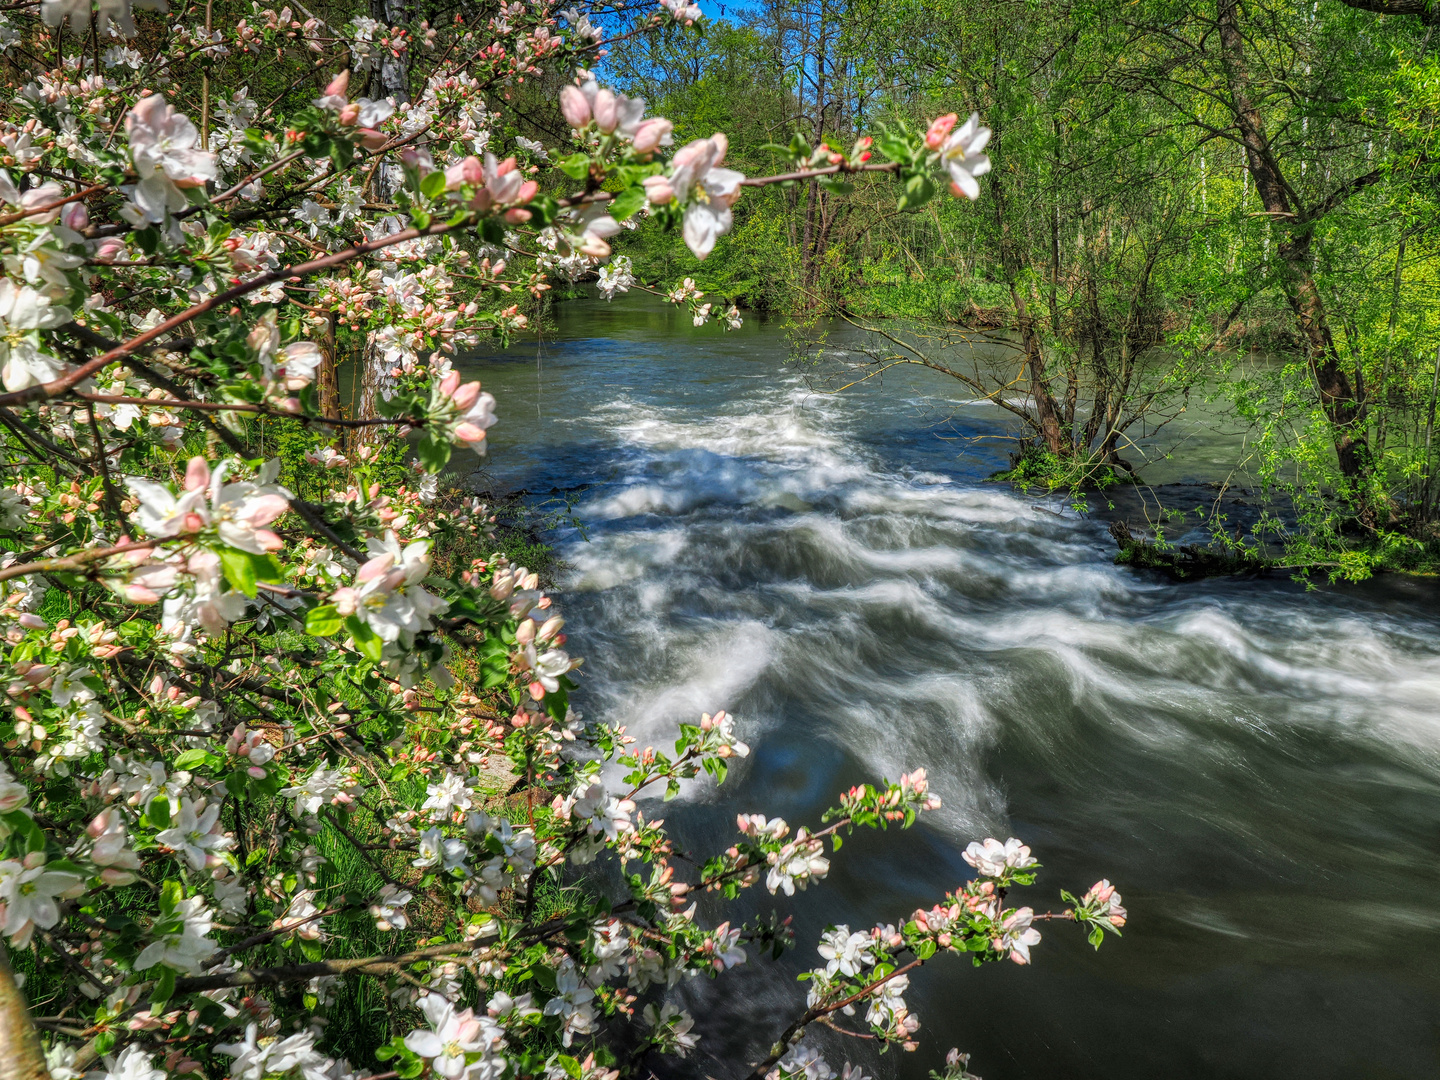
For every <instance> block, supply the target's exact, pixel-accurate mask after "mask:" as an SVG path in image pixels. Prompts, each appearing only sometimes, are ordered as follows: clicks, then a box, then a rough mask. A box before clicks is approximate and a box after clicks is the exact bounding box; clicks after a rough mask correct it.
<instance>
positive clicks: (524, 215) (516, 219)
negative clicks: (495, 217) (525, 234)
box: [505, 206, 531, 225]
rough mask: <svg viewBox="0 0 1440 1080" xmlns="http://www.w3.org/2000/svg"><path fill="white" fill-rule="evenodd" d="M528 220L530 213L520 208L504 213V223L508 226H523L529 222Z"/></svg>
mask: <svg viewBox="0 0 1440 1080" xmlns="http://www.w3.org/2000/svg"><path fill="white" fill-rule="evenodd" d="M530 218H531V214H530V211H529V210H526V209H524V208H523V207H520V206H516V207H514V208H512V209H510V210H506V211H505V221H506V223H507V224H510V225H523V224H525V222H527V221H529V220H530Z"/></svg>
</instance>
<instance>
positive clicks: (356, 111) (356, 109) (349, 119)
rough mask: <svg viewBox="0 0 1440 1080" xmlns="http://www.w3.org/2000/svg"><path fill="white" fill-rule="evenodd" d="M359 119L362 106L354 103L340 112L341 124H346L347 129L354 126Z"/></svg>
mask: <svg viewBox="0 0 1440 1080" xmlns="http://www.w3.org/2000/svg"><path fill="white" fill-rule="evenodd" d="M359 119H360V106H359V105H357V104H356V103H355V102H353V101H352V102H350V104H348V105H346V106H345V107H344V108H343V109H341V110H340V117H339V120H340V123H342V124H344V125H345V126H346V127H350V126H352V125H353V124H354V123H355V122H356V121H357V120H359Z"/></svg>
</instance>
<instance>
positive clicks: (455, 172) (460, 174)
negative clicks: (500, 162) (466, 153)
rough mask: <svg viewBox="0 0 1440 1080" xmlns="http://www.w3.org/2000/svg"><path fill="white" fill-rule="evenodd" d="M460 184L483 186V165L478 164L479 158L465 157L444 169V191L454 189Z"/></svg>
mask: <svg viewBox="0 0 1440 1080" xmlns="http://www.w3.org/2000/svg"><path fill="white" fill-rule="evenodd" d="M462 184H469V185H470V186H471V187H476V188H478V187H484V186H485V166H483V165H481V164H480V159H479V158H477V157H474V156H471V157H467V158H466V159H465V160H464V161H460V162H457V163H456V164H454V165H451V166H450V167H449V168H448V169H446V170H445V190H446V191H456V190H458V189H459V188H460V186H461V185H462Z"/></svg>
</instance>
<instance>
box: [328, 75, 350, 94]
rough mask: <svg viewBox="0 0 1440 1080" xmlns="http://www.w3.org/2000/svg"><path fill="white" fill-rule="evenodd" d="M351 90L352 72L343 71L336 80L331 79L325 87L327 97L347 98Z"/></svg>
mask: <svg viewBox="0 0 1440 1080" xmlns="http://www.w3.org/2000/svg"><path fill="white" fill-rule="evenodd" d="M349 89H350V72H349V71H348V70H346V71H342V72H341V73H340V74H339V75H336V76H335V78H333V79H331V80H330V82H329V83H328V84H327V85H326V87H325V96H326V97H342V98H343V97H345V96H346V94H347V93H348V92H349Z"/></svg>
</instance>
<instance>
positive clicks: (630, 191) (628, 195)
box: [610, 184, 645, 221]
mask: <svg viewBox="0 0 1440 1080" xmlns="http://www.w3.org/2000/svg"><path fill="white" fill-rule="evenodd" d="M644 205H645V189H644V188H643V187H640V186H639V185H638V184H637V185H636V186H635V187H628V188H626V189H625V190H624V191H622V192H620V194H618V195H616V196H615V198H613V199H611V200H610V216H611V217H612V218H614V219H615V220H616V221H624V220H625V219H626V218H628V217H629V216H630V215H631V214H633V213H635V212H636V211H637V210H639V209H640V208H641V207H642V206H644Z"/></svg>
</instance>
